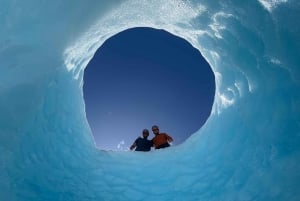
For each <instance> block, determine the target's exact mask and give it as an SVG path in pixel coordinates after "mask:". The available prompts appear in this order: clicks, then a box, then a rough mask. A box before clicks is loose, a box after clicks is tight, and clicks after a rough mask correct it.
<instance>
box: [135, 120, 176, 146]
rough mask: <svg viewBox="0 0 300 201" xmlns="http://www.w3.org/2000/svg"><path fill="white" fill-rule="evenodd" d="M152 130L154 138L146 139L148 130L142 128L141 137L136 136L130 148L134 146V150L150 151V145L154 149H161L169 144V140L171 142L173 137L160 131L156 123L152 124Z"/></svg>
mask: <svg viewBox="0 0 300 201" xmlns="http://www.w3.org/2000/svg"><path fill="white" fill-rule="evenodd" d="M152 132H153V134H154V138H152V140H148V139H147V138H148V136H149V130H148V129H144V130H143V138H141V137H138V138H137V139H136V140H135V141H134V143H133V144H132V145H131V147H130V150H133V149H134V148H135V151H150V150H151V147H154V148H155V149H162V148H166V147H169V146H170V144H169V143H170V142H173V138H172V137H171V136H169V135H168V134H167V133H160V132H159V127H158V126H157V125H154V126H152Z"/></svg>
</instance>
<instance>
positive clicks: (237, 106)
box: [0, 0, 300, 201]
mask: <svg viewBox="0 0 300 201" xmlns="http://www.w3.org/2000/svg"><path fill="white" fill-rule="evenodd" d="M102 2H103V1H93V0H88V1H84V2H83V1H78V0H72V1H70V0H66V1H58V0H54V1H39V2H38V1H33V0H29V1H26V2H25V1H6V0H4V1H2V2H1V6H0V24H1V31H0V70H1V73H0V111H1V112H0V153H1V154H0V198H1V200H5V201H39V200H43V201H48V200H64V201H70V200H105V201H109V200H112V201H116V200H187V201H194V200H218V201H219V200H228V201H232V200H243V201H246V200H284V201H286V200H289V201H292V200H293V201H296V200H300V192H299V188H300V171H299V170H300V161H299V160H300V129H299V127H300V93H299V91H300V89H299V88H300V72H299V69H300V68H299V65H300V57H299V55H300V38H299V35H300V28H299V26H298V19H299V13H300V12H299V11H300V5H299V3H298V2H297V1H296V0H276V1H275V0H258V1H230V0H228V1H224V0H220V1H213V2H212V1H210V0H203V1H201V0H199V1H197V0H194V1H179V0H172V1H165V0H157V1H148V0H128V1H106V3H102ZM108 2H109V3H108ZM187 2H188V3H187ZM140 26H147V27H153V28H158V29H164V30H166V31H168V32H170V33H173V34H175V35H178V36H180V37H182V38H184V39H186V40H187V41H189V42H190V43H191V44H192V45H193V46H194V47H196V48H197V49H199V51H200V52H201V53H202V55H203V56H204V57H205V58H206V59H207V61H208V62H209V63H210V65H211V66H212V68H213V71H214V73H215V77H216V95H215V101H214V106H213V112H212V114H211V116H210V118H209V119H208V121H207V122H206V124H205V126H204V127H202V128H201V129H200V130H199V131H198V132H197V133H195V134H194V135H192V136H191V137H190V138H189V139H188V140H187V141H186V142H185V143H183V144H182V145H180V146H176V147H171V148H169V149H166V150H163V151H155V152H150V153H136V152H109V151H99V150H97V149H96V147H95V144H94V141H93V138H92V135H91V131H90V129H89V126H88V123H87V120H86V117H85V109H84V101H83V96H82V84H83V83H82V82H83V80H82V78H83V71H84V68H85V67H86V65H87V63H88V62H89V60H90V59H91V58H92V56H93V54H94V53H95V51H96V50H97V49H98V48H99V47H100V46H101V44H102V43H103V42H104V41H105V40H106V39H107V38H109V37H111V36H113V35H114V34H116V33H119V32H121V31H123V30H125V29H128V28H133V27H140Z"/></svg>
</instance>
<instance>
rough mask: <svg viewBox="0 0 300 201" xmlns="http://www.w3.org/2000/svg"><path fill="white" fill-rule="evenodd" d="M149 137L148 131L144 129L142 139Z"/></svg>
mask: <svg viewBox="0 0 300 201" xmlns="http://www.w3.org/2000/svg"><path fill="white" fill-rule="evenodd" d="M148 136H149V130H148V129H144V130H143V137H144V138H147V137H148Z"/></svg>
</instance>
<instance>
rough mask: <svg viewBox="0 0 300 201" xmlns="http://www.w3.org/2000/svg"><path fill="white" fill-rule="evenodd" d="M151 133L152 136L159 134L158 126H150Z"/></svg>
mask: <svg viewBox="0 0 300 201" xmlns="http://www.w3.org/2000/svg"><path fill="white" fill-rule="evenodd" d="M152 132H153V133H154V135H157V134H159V128H158V126H156V125H154V126H152Z"/></svg>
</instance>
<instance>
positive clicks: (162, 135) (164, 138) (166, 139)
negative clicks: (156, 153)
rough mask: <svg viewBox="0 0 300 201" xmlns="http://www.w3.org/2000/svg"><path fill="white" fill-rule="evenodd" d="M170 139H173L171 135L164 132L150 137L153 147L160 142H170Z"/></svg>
mask: <svg viewBox="0 0 300 201" xmlns="http://www.w3.org/2000/svg"><path fill="white" fill-rule="evenodd" d="M172 141H173V138H172V137H171V136H169V135H167V134H166V133H160V134H158V135H156V136H155V137H154V138H153V139H152V142H153V144H154V147H158V146H160V145H162V144H166V143H168V142H172Z"/></svg>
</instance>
